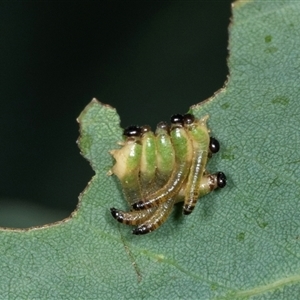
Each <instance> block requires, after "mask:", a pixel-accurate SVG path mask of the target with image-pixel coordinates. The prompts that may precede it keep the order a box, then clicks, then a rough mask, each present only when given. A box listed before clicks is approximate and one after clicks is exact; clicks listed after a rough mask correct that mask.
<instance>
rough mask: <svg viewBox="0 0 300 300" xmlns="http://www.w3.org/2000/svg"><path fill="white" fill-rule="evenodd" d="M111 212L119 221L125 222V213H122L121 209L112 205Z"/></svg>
mask: <svg viewBox="0 0 300 300" xmlns="http://www.w3.org/2000/svg"><path fill="white" fill-rule="evenodd" d="M110 213H111V215H112V216H113V217H114V218H115V219H116V220H117V221H118V222H120V223H122V222H123V215H122V213H120V211H119V210H117V209H116V208H114V207H112V208H111V209H110Z"/></svg>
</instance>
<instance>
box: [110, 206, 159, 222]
mask: <svg viewBox="0 0 300 300" xmlns="http://www.w3.org/2000/svg"><path fill="white" fill-rule="evenodd" d="M156 210H157V207H151V208H148V209H143V210H132V211H129V212H125V211H122V210H118V209H116V208H114V207H113V208H111V209H110V212H111V214H112V216H113V217H114V218H115V219H116V220H117V221H118V222H120V223H122V224H126V225H133V226H137V225H140V224H143V222H145V221H146V220H148V219H149V218H150V217H151V216H152V215H153V214H154V213H155V211H156Z"/></svg>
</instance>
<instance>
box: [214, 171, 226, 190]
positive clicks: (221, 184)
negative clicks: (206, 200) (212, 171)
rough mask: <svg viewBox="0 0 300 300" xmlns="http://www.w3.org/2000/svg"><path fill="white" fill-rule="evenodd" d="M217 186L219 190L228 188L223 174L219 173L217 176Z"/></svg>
mask: <svg viewBox="0 0 300 300" xmlns="http://www.w3.org/2000/svg"><path fill="white" fill-rule="evenodd" d="M216 175H217V184H218V187H219V188H223V187H224V186H226V176H225V174H224V173H223V172H218V173H217V174H216Z"/></svg>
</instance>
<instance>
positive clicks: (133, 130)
mask: <svg viewBox="0 0 300 300" xmlns="http://www.w3.org/2000/svg"><path fill="white" fill-rule="evenodd" d="M141 134H142V129H141V127H139V126H135V125H131V126H128V127H127V128H125V129H124V131H123V135H124V136H127V137H132V136H136V137H139V136H140V135H141Z"/></svg>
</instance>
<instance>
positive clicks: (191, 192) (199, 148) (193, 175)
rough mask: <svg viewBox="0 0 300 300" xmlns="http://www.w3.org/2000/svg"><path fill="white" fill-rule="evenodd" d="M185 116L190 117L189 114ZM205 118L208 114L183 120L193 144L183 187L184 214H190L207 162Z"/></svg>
mask: <svg viewBox="0 0 300 300" xmlns="http://www.w3.org/2000/svg"><path fill="white" fill-rule="evenodd" d="M187 116H188V117H190V116H191V115H186V117H187ZM207 119H208V116H205V117H204V118H202V119H200V120H197V119H196V120H195V119H194V118H193V120H191V119H189V121H191V122H185V128H186V130H187V132H188V135H189V137H190V139H191V141H192V145H193V160H192V164H191V169H190V172H189V176H188V179H187V183H186V188H185V193H186V194H185V199H184V206H183V213H184V214H185V215H187V214H190V213H191V212H192V211H193V209H194V208H195V205H196V202H197V201H198V198H199V194H200V190H201V184H200V182H201V180H202V176H203V173H204V169H205V166H206V164H207V158H208V152H209V143H210V137H209V134H208V129H207V127H206V121H207Z"/></svg>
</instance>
